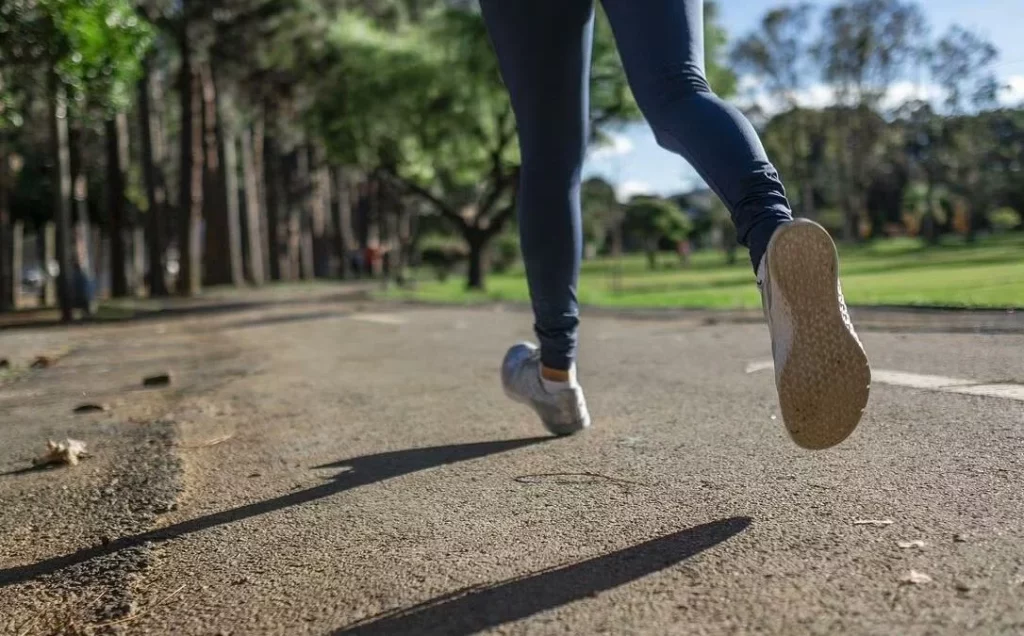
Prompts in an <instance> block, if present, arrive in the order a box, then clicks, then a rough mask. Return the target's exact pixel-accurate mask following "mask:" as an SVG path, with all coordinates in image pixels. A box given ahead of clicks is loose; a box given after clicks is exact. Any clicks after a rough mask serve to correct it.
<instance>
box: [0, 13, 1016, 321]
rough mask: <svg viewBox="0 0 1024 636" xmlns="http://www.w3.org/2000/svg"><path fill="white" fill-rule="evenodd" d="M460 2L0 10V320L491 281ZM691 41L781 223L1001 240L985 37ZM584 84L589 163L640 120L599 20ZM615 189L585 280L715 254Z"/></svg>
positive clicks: (505, 249)
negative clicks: (373, 281)
mask: <svg viewBox="0 0 1024 636" xmlns="http://www.w3.org/2000/svg"><path fill="white" fill-rule="evenodd" d="M472 4H473V3H466V2H443V1H441V0H204V1H200V0H134V1H133V0H5V2H3V3H2V5H0V256H2V258H0V309H11V308H13V307H14V306H15V303H16V301H18V300H20V301H21V303H22V304H23V305H24V304H31V303H32V302H36V301H37V300H38V301H40V302H43V303H53V302H59V304H60V305H61V307H62V308H63V310H64V315H65V317H66V318H70V316H71V311H72V310H73V309H76V308H80V309H85V310H89V309H90V308H91V303H90V300H91V299H93V298H94V297H95V295H96V293H97V292H98V293H99V294H102V295H110V296H126V295H138V296H142V295H150V296H160V295H165V294H168V293H170V292H171V291H176V292H177V293H179V294H183V295H192V294H196V293H199V292H200V291H201V290H202V288H203V286H205V285H236V286H238V285H245V284H251V285H262V284H264V283H267V282H269V281H294V280H303V279H305V280H308V279H313V278H351V277H355V276H376V277H390V278H393V279H396V280H399V281H402V282H405V281H407V280H408V272H409V269H410V268H411V267H413V266H415V265H417V264H419V263H423V264H425V265H429V266H431V267H432V268H434V269H435V270H436V271H437V272H438V273H439V274H441V275H444V276H447V275H449V274H450V273H452V272H454V271H461V272H462V273H463V275H464V276H465V278H466V283H467V285H468V286H469V287H472V288H482V287H483V286H484V285H485V283H486V273H487V271H488V270H489V269H492V268H496V269H501V268H507V267H509V266H510V264H511V263H512V262H513V261H514V260H515V257H516V252H517V244H516V242H515V239H514V229H515V228H514V225H515V213H514V211H515V204H516V188H517V182H518V169H519V168H518V165H519V156H518V147H517V144H516V127H515V120H514V117H513V116H512V113H511V110H510V107H509V103H508V98H507V95H506V94H505V92H504V90H503V87H502V85H501V80H500V77H499V75H498V70H497V64H496V61H495V59H494V57H493V54H492V53H491V50H490V45H489V43H488V41H487V37H486V33H485V31H484V28H483V24H482V22H481V20H480V17H479V15H478V13H477V12H476V11H475V10H474V7H473V6H472ZM707 17H708V24H707V29H706V30H707V34H706V35H707V38H706V40H707V42H706V45H707V59H708V74H709V77H710V80H711V84H712V86H713V87H714V88H715V90H716V91H717V92H719V93H720V94H723V95H726V96H729V95H732V94H734V93H735V92H737V89H738V87H739V86H741V85H743V84H744V83H743V82H741V81H740V79H741V78H746V79H750V80H752V81H753V85H754V86H755V87H756V88H755V91H756V92H757V99H755V100H748V101H750V102H752V103H755V104H756V108H754V109H753V110H752V111H751V115H752V118H753V119H754V120H755V121H756V123H757V124H758V126H759V127H760V129H761V131H762V134H763V137H764V142H765V145H766V146H767V148H768V150H769V152H770V154H771V156H772V158H773V160H774V161H775V163H776V164H777V167H778V168H779V170H780V172H781V173H782V176H783V178H784V180H785V181H786V182H787V184H788V188H789V194H790V197H791V199H792V202H793V205H794V209H795V211H796V212H797V213H798V214H801V215H804V216H808V217H811V218H815V219H817V220H819V221H820V222H822V223H823V224H825V225H826V226H827V227H829V229H830V230H831V231H833V232H834V233H835V234H836V235H837V236H838V237H841V238H843V239H845V240H849V241H864V240H870V239H875V238H880V237H885V236H891V235H903V234H909V235H920V236H922V237H924V238H925V239H927V240H929V241H932V242H938V241H939V239H940V238H941V237H942V236H943V235H944V234H951V233H959V234H962V235H963V236H964V237H965V238H966V239H968V240H970V239H972V238H973V237H975V236H976V235H978V234H979V233H983V232H991V231H1013V230H1019V229H1020V228H1021V218H1020V211H1021V210H1024V179H1021V178H1020V177H1021V169H1022V168H1021V166H1022V162H1024V110H1022V109H1020V108H1010V107H1008V106H1006V105H1005V104H1003V105H1001V104H1002V102H1000V100H999V99H998V96H999V94H1000V90H1001V87H1000V85H999V83H998V81H997V80H996V76H995V74H994V73H993V70H992V69H993V63H994V61H995V60H996V59H997V56H998V51H996V50H995V48H994V47H993V46H992V45H991V44H990V43H988V42H987V41H985V39H984V38H982V37H981V36H979V35H978V34H976V33H972V32H970V31H968V30H965V29H963V28H961V27H953V28H951V29H950V30H949V31H948V32H946V33H942V34H938V35H934V34H932V33H930V31H929V27H928V25H927V21H926V19H925V16H924V13H923V10H922V5H918V4H915V3H913V2H904V1H902V0H844V1H840V2H837V3H835V4H834V5H832V6H830V7H828V8H826V9H824V10H814V9H812V8H811V7H810V6H806V5H790V6H786V7H783V8H777V9H769V10H767V11H766V13H765V15H764V17H763V19H762V22H761V25H760V28H758V29H757V30H756V31H755V32H754V33H751V34H747V35H742V36H740V37H738V38H736V39H735V40H734V41H730V40H729V39H728V37H727V31H726V30H725V29H723V27H722V25H721V24H719V22H718V19H717V16H716V12H715V7H714V5H713V4H712V3H709V5H708V12H707ZM592 78H593V86H594V90H593V119H594V124H595V126H594V139H593V141H594V144H595V146H600V145H601V144H602V143H607V142H608V141H609V140H610V139H611V137H610V134H611V133H613V132H614V130H615V128H616V127H617V126H619V125H621V124H623V123H625V122H629V121H634V120H636V119H637V118H638V116H639V114H638V112H637V108H636V105H635V103H634V102H633V99H632V96H631V94H630V92H629V88H628V85H627V83H626V80H625V77H624V75H623V73H622V70H621V66H620V63H619V59H618V55H617V53H616V50H615V47H614V42H613V39H612V37H611V31H610V28H609V27H608V25H607V23H606V20H605V19H604V17H603V16H599V20H598V26H597V37H596V43H595V54H594V68H593V71H592ZM915 82H916V83H917V84H919V85H921V86H928V87H938V88H937V89H936V91H937V92H936V91H928V90H922V91H916V92H915V91H911V92H910V93H909V94H908V93H907V91H902V93H901V92H900V91H899V90H897V89H899V88H901V87H905V86H906V85H908V84H914V83H915ZM815 91H818V92H820V91H825V92H826V93H827V95H828V99H826V100H824V101H822V100H818V102H817V103H815V100H813V99H809V98H808V95H809V94H813V93H814V92H815ZM615 188H616V184H613V183H609V182H607V181H604V180H601V179H591V180H589V181H587V182H586V184H585V185H584V192H583V201H584V209H585V215H584V231H585V235H586V236H585V241H586V243H587V245H588V248H587V251H588V255H589V256H595V255H598V254H608V253H611V254H619V253H621V252H622V251H623V250H631V249H635V250H640V251H644V252H646V253H648V254H649V256H650V258H651V262H652V263H653V262H656V258H655V256H654V255H653V254H654V253H656V251H657V250H658V249H659V247H660V248H665V249H668V248H669V247H671V246H672V245H674V244H677V243H678V242H679V241H683V240H685V241H687V245H689V244H690V242H692V244H693V245H694V246H695V247H697V248H700V247H704V246H711V245H718V244H720V245H722V246H723V247H727V248H729V247H731V245H732V244H733V243H732V237H733V236H734V235H733V234H731V233H730V228H728V227H727V225H728V224H727V223H725V222H724V211H723V210H721V209H720V206H716V205H715V204H714V203H713V201H712V199H710V198H709V197H707V196H706V193H705V191H703V190H702V189H698V190H697V191H695V192H690V193H685V192H681V193H679V194H678V195H677V196H672V197H666V198H664V199H657V198H652V197H642V198H639V199H636V200H630V201H627V200H623V199H621V198H620V197H617V196H616V191H615ZM729 251H730V252H732V251H733V250H729Z"/></svg>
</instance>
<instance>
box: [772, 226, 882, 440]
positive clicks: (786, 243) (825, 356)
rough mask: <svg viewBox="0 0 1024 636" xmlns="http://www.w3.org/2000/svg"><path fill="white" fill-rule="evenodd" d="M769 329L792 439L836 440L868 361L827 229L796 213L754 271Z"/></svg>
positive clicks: (850, 420)
mask: <svg viewBox="0 0 1024 636" xmlns="http://www.w3.org/2000/svg"><path fill="white" fill-rule="evenodd" d="M757 284H758V286H759V287H760V288H761V299H762V301H763V303H764V313H765V318H766V319H767V320H768V329H769V331H770V332H771V336H772V356H773V357H774V358H775V386H776V388H777V389H778V391H779V404H780V405H781V407H782V420H783V422H785V424H786V428H787V429H788V430H789V434H790V436H791V437H792V438H793V441H795V442H796V443H797V444H798V445H799V446H802V447H804V448H808V449H823V448H829V447H831V446H835V445H836V444H838V443H839V442H841V441H843V440H844V439H846V438H847V437H849V436H850V434H851V433H852V432H853V430H854V429H855V428H856V427H857V424H858V423H859V422H860V419H861V415H862V414H863V412H864V407H865V406H866V405H867V402H868V391H869V389H870V385H871V368H870V367H869V365H868V358H867V355H866V354H865V353H864V347H863V345H861V342H860V339H859V338H857V333H856V332H855V331H854V329H853V324H852V323H851V322H850V314H849V311H848V310H847V308H846V301H845V300H844V299H843V292H842V288H841V287H840V285H839V255H838V254H837V252H836V246H835V243H833V242H832V238H831V237H830V236H829V235H828V232H827V231H826V230H825V229H824V228H823V227H821V226H820V225H818V224H817V223H814V222H813V221H809V220H807V219H796V220H794V221H793V222H791V223H787V224H785V225H782V226H780V227H779V229H778V230H776V231H775V234H773V235H772V238H771V241H770V242H769V243H768V249H767V251H766V252H765V255H764V258H762V260H761V265H760V267H759V268H758V272H757Z"/></svg>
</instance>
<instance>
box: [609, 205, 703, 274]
mask: <svg viewBox="0 0 1024 636" xmlns="http://www.w3.org/2000/svg"><path fill="white" fill-rule="evenodd" d="M691 228H692V222H691V221H690V218H689V217H687V216H686V214H684V213H683V211H682V210H681V209H680V208H679V206H678V205H676V204H675V203H674V202H672V201H670V200H668V199H659V198H657V197H636V198H634V199H633V200H632V201H630V203H629V205H627V206H626V216H625V220H624V221H623V229H624V231H625V232H626V235H627V236H629V237H632V238H633V239H635V240H638V241H640V242H642V243H643V245H644V251H646V252H647V255H648V259H649V260H650V265H651V268H653V267H654V265H655V262H654V255H655V253H656V252H657V249H658V243H659V242H661V241H672V242H678V241H681V240H683V239H685V238H686V237H687V235H688V234H689V233H690V230H691Z"/></svg>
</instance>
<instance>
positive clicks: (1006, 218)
mask: <svg viewBox="0 0 1024 636" xmlns="http://www.w3.org/2000/svg"><path fill="white" fill-rule="evenodd" d="M988 222H989V223H991V224H992V229H994V230H995V231H997V232H1009V231H1010V230H1016V229H1017V228H1019V227H1020V226H1021V216H1020V212H1018V211H1017V210H1014V209H1013V208H1009V207H1006V208H999V209H998V210H994V211H993V212H992V213H991V214H989V215H988Z"/></svg>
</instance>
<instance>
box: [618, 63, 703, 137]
mask: <svg viewBox="0 0 1024 636" xmlns="http://www.w3.org/2000/svg"><path fill="white" fill-rule="evenodd" d="M637 89H638V90H636V100H637V105H638V106H640V110H641V111H642V112H643V114H644V117H645V118H646V119H647V121H649V122H650V123H651V125H652V126H654V127H655V128H661V127H663V125H664V124H665V123H666V122H669V121H678V120H680V119H681V118H682V117H683V116H684V115H685V113H682V112H680V111H682V110H685V109H686V108H687V107H688V106H687V104H689V103H691V102H693V101H694V100H700V99H705V98H707V97H710V96H712V95H714V93H713V92H712V90H711V85H710V84H708V80H707V77H706V76H705V75H704V70H703V69H702V68H700V66H698V65H694V64H685V65H681V66H678V67H673V68H670V69H666V70H664V71H662V72H660V73H657V74H654V75H652V76H651V77H650V79H649V80H648V81H646V82H644V83H643V84H642V85H641V86H640V87H637Z"/></svg>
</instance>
